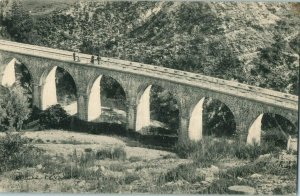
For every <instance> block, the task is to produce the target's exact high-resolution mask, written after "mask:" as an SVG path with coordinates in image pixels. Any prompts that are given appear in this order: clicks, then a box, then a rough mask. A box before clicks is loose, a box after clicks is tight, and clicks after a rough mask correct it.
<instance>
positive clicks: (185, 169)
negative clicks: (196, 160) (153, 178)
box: [158, 164, 204, 184]
mask: <svg viewBox="0 0 300 196" xmlns="http://www.w3.org/2000/svg"><path fill="white" fill-rule="evenodd" d="M196 168H197V167H196V165H195V164H180V165H178V166H177V167H176V168H173V169H171V170H169V171H168V172H167V173H162V174H161V175H160V176H159V178H158V183H160V184H163V183H166V182H172V181H173V182H175V181H178V180H186V181H188V182H191V183H194V182H196V181H202V180H204V176H197V172H196Z"/></svg>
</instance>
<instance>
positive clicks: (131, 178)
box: [124, 174, 140, 184]
mask: <svg viewBox="0 0 300 196" xmlns="http://www.w3.org/2000/svg"><path fill="white" fill-rule="evenodd" d="M139 179H140V177H139V176H138V175H137V174H127V175H126V176H125V178H124V182H125V184H131V183H132V182H134V181H136V180H139Z"/></svg>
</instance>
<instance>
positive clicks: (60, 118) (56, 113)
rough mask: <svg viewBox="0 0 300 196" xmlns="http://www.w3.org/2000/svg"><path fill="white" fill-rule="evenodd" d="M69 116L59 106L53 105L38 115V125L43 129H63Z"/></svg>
mask: <svg viewBox="0 0 300 196" xmlns="http://www.w3.org/2000/svg"><path fill="white" fill-rule="evenodd" d="M68 117H69V115H68V114H67V112H66V111H65V110H64V109H63V108H62V107H61V106H60V105H59V104H56V105H53V106H51V107H49V108H48V109H46V110H45V111H42V112H41V113H40V123H41V125H42V126H44V127H45V128H64V127H66V125H67V124H69V123H68Z"/></svg>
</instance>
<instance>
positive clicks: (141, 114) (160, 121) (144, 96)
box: [136, 85, 179, 137]
mask: <svg viewBox="0 0 300 196" xmlns="http://www.w3.org/2000/svg"><path fill="white" fill-rule="evenodd" d="M137 101H138V102H137V114H136V131H138V132H139V133H141V134H145V135H162V136H176V137H177V135H178V128H179V106H178V102H177V100H176V99H175V97H174V96H173V95H172V94H171V93H170V92H169V91H168V90H166V89H163V88H162V87H161V86H158V85H148V86H147V87H146V88H144V89H143V90H142V93H141V95H140V96H139V97H138V99H137Z"/></svg>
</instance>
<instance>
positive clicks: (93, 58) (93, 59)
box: [91, 55, 95, 64]
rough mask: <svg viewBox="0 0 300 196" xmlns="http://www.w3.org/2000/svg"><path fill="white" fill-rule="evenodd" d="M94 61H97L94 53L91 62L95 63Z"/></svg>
mask: <svg viewBox="0 0 300 196" xmlns="http://www.w3.org/2000/svg"><path fill="white" fill-rule="evenodd" d="M94 61H95V57H94V55H92V57H91V63H93V64H94Z"/></svg>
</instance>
